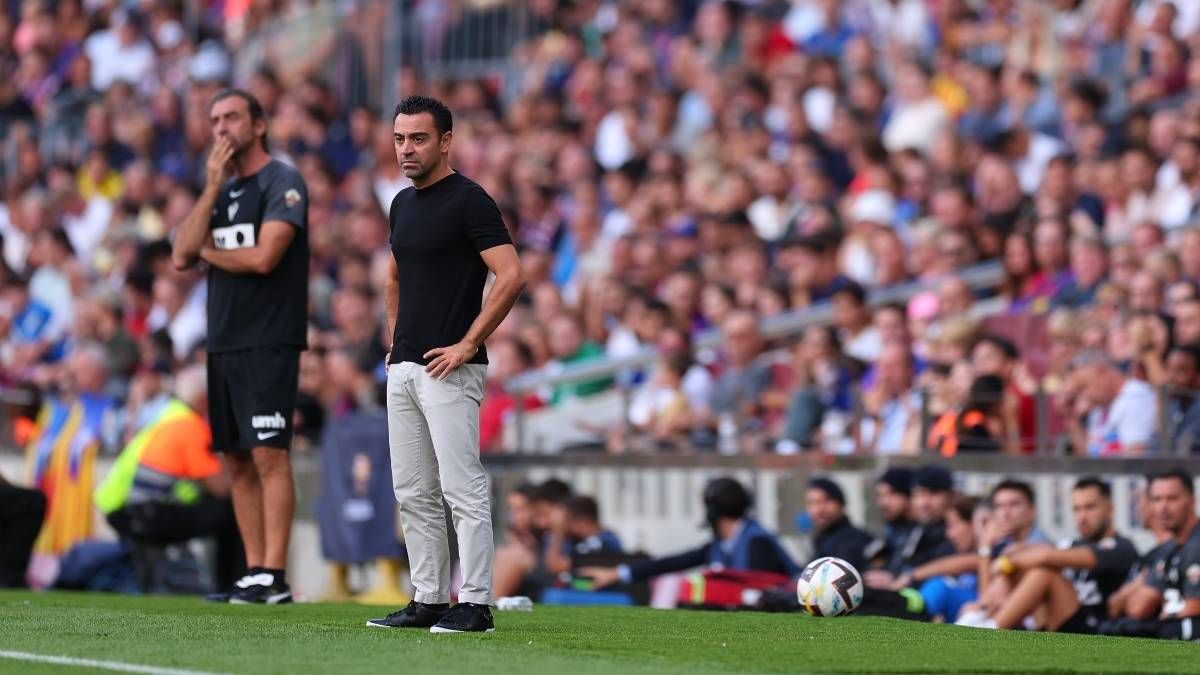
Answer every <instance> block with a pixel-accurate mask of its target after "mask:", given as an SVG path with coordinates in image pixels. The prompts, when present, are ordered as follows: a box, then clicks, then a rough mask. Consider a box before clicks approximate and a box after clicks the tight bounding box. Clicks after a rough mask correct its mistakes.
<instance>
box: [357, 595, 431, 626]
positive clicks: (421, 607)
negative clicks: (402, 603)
mask: <svg viewBox="0 0 1200 675" xmlns="http://www.w3.org/2000/svg"><path fill="white" fill-rule="evenodd" d="M449 611H450V605H447V604H445V603H443V604H440V605H429V604H426V603H424V602H417V601H416V600H413V601H412V602H410V603H408V607H405V608H404V609H402V610H399V611H396V612H392V613H391V614H388V615H387V616H386V617H384V618H382V619H371V620H370V621H368V622H367V625H368V626H371V627H372V628H432V627H433V625H434V624H436V623H437V622H439V621H441V620H442V617H444V616H446V613H447V612H449Z"/></svg>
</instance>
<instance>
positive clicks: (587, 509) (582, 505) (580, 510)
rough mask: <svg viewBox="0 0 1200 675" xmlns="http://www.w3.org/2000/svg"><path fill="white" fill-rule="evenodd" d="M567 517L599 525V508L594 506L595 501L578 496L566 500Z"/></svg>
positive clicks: (584, 496)
mask: <svg viewBox="0 0 1200 675" xmlns="http://www.w3.org/2000/svg"><path fill="white" fill-rule="evenodd" d="M567 515H568V516H570V517H572V518H583V519H584V520H590V521H591V522H593V523H599V522H600V507H599V505H597V504H596V500H595V499H593V498H591V497H589V496H587V495H578V496H575V497H571V498H570V499H568V500H567Z"/></svg>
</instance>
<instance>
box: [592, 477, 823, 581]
mask: <svg viewBox="0 0 1200 675" xmlns="http://www.w3.org/2000/svg"><path fill="white" fill-rule="evenodd" d="M753 505H754V500H753V498H752V497H751V495H750V492H749V491H748V490H747V489H746V488H745V487H744V486H742V484H741V483H739V482H737V481H736V480H734V479H732V478H717V479H715V480H713V481H712V482H710V483H709V484H708V486H707V487H706V488H705V489H704V510H705V516H706V520H707V521H708V526H709V527H710V528H712V532H713V539H712V541H709V542H706V543H704V544H702V545H701V546H699V547H697V548H694V549H692V550H690V551H685V552H683V553H678V554H676V555H671V556H666V557H663V558H654V559H651V560H645V561H641V562H635V563H631V564H628V565H618V566H617V567H584V568H582V569H580V570H579V574H580V575H581V576H585V577H590V578H591V579H592V580H593V582H594V584H595V586H596V588H604V587H605V586H611V585H613V584H616V583H625V584H629V583H633V582H635V581H642V580H645V579H650V578H652V577H656V576H659V575H661V574H669V573H671V572H682V571H684V570H689V569H693V568H696V567H710V568H716V567H719V568H722V569H728V570H753V571H759V572H775V573H777V574H783V575H787V576H789V577H794V576H796V575H797V574H799V573H800V568H799V567H798V566H797V565H796V563H795V562H793V561H792V558H791V556H790V555H788V553H787V551H785V550H784V549H783V546H781V545H780V543H779V540H778V539H777V538H776V537H775V535H774V534H772V533H770V532H769V531H767V529H766V528H764V527H763V526H762V525H760V524H759V523H758V521H757V520H755V519H754V518H753V517H751V515H750V512H751V509H752V508H753Z"/></svg>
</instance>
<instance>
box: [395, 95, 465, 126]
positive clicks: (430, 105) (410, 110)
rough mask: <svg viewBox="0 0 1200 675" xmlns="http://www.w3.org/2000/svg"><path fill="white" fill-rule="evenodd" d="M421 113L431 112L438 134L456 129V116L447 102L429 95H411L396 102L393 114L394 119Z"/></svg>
mask: <svg viewBox="0 0 1200 675" xmlns="http://www.w3.org/2000/svg"><path fill="white" fill-rule="evenodd" d="M421 113H429V116H430V117H432V118H433V126H434V128H436V129H437V131H438V136H441V135H442V134H444V133H446V132H447V131H453V130H454V116H453V115H451V114H450V109H449V108H447V107H446V104H445V103H442V102H441V101H439V100H437V99H436V98H431V97H429V96H409V97H408V98H406V99H404V100H403V101H400V102H399V103H397V104H396V112H395V113H393V114H392V121H393V122H395V121H396V118H397V117H399V116H401V115H420V114H421Z"/></svg>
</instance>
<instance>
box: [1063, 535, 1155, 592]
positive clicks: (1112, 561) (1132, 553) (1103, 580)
mask: <svg viewBox="0 0 1200 675" xmlns="http://www.w3.org/2000/svg"><path fill="white" fill-rule="evenodd" d="M1081 546H1086V547H1088V548H1090V549H1092V553H1093V554H1094V555H1095V556H1096V567H1095V569H1090V570H1089V569H1075V568H1073V567H1066V568H1063V576H1065V577H1066V578H1067V581H1070V582H1071V584H1072V585H1073V586H1075V595H1076V596H1078V597H1079V604H1080V605H1082V606H1084V607H1105V606H1106V605H1107V603H1108V598H1109V596H1111V595H1112V594H1113V593H1116V592H1117V589H1118V588H1120V587H1121V585H1122V584H1124V583H1125V579H1126V578H1128V577H1129V569H1130V568H1131V567H1133V565H1134V564H1135V563H1136V562H1137V559H1138V552H1137V547H1135V546H1134V545H1133V542H1132V541H1129V540H1128V539H1126V538H1125V537H1122V536H1119V535H1118V536H1115V537H1105V538H1103V539H1101V540H1100V541H1096V542H1092V541H1087V540H1085V539H1076V540H1075V541H1072V542H1069V545H1067V546H1065V547H1064V548H1076V547H1081Z"/></svg>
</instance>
